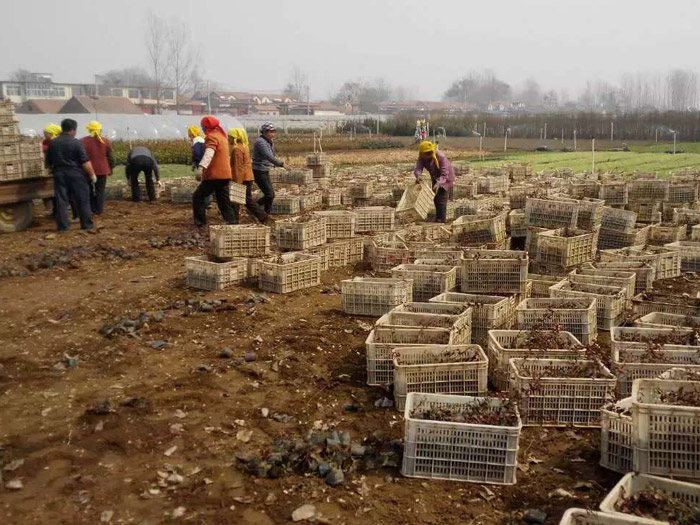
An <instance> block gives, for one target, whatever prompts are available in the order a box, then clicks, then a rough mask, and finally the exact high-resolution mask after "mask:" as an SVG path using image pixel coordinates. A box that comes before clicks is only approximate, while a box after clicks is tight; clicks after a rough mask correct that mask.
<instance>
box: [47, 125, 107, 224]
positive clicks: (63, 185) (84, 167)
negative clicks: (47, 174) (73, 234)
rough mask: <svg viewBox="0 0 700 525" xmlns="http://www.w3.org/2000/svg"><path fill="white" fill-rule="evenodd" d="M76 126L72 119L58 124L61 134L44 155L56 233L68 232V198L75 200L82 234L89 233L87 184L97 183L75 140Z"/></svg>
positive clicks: (83, 149)
mask: <svg viewBox="0 0 700 525" xmlns="http://www.w3.org/2000/svg"><path fill="white" fill-rule="evenodd" d="M77 130H78V123H77V122H76V121H75V120H73V119H69V118H67V119H65V120H63V121H62V122H61V134H60V135H59V136H58V137H56V138H55V139H53V140H52V141H51V142H50V143H49V147H48V150H47V151H46V164H47V165H48V166H49V167H50V168H51V172H52V173H53V182H54V192H55V194H56V227H57V229H58V231H59V232H65V231H68V230H69V229H70V220H69V219H68V206H69V205H70V198H71V196H72V197H73V198H74V199H75V204H76V207H77V208H78V217H79V218H80V227H81V228H82V229H83V230H92V229H93V228H94V227H95V226H94V224H93V222H92V210H91V209H90V182H92V183H93V184H94V183H95V182H96V181H97V177H96V176H95V171H94V170H93V169H92V164H91V163H90V159H89V158H88V155H87V152H86V151H85V147H84V146H83V143H82V142H80V141H79V140H78V139H77V138H75V134H76V132H77Z"/></svg>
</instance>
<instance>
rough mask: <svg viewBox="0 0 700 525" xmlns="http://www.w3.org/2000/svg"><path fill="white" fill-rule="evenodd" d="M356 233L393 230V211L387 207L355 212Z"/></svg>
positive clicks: (371, 207)
mask: <svg viewBox="0 0 700 525" xmlns="http://www.w3.org/2000/svg"><path fill="white" fill-rule="evenodd" d="M355 213H356V214H357V220H356V222H355V231H356V232H358V233H359V232H362V233H367V232H385V231H393V230H394V229H395V210H394V208H389V207H387V206H369V207H366V208H357V209H356V210H355Z"/></svg>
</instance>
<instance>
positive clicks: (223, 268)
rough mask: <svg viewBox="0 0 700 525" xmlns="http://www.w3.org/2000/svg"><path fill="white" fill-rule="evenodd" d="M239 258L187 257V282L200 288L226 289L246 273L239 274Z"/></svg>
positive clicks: (192, 286)
mask: <svg viewBox="0 0 700 525" xmlns="http://www.w3.org/2000/svg"><path fill="white" fill-rule="evenodd" d="M239 263H240V261H239V260H236V261H228V262H217V261H210V260H209V257H208V256H206V255H204V256H201V257H186V258H185V268H186V270H187V278H186V284H187V286H189V287H191V288H198V289H200V290H211V291H214V290H225V289H226V288H229V287H231V286H233V285H234V284H235V283H236V282H238V281H239V280H240V279H244V278H245V275H243V276H239V273H238V270H239Z"/></svg>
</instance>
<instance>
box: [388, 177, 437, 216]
mask: <svg viewBox="0 0 700 525" xmlns="http://www.w3.org/2000/svg"><path fill="white" fill-rule="evenodd" d="M434 198H435V194H434V193H433V190H432V188H431V187H430V184H428V183H427V182H425V181H423V182H421V183H419V184H416V183H408V184H407V185H406V189H405V190H404V192H403V195H402V196H401V200H400V201H399V204H398V205H397V206H396V217H398V218H399V219H400V220H402V221H404V222H415V221H422V220H425V219H426V217H428V213H429V212H430V210H431V208H433V199H434Z"/></svg>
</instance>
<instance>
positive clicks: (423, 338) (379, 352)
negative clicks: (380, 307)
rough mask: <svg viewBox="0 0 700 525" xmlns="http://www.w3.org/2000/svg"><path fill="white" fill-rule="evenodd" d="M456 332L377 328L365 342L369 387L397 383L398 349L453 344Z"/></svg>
mask: <svg viewBox="0 0 700 525" xmlns="http://www.w3.org/2000/svg"><path fill="white" fill-rule="evenodd" d="M451 344H454V341H453V340H452V332H450V330H446V329H444V328H391V327H383V326H375V327H374V328H373V329H372V331H371V332H370V333H369V336H368V337H367V339H366V341H365V348H366V350H367V384H368V385H370V386H380V385H384V386H386V385H390V384H392V383H393V382H394V360H393V359H394V358H393V353H394V351H395V349H396V348H399V347H402V346H425V345H451Z"/></svg>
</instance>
